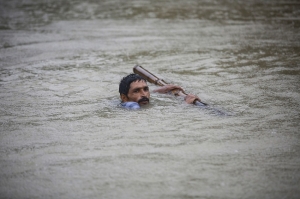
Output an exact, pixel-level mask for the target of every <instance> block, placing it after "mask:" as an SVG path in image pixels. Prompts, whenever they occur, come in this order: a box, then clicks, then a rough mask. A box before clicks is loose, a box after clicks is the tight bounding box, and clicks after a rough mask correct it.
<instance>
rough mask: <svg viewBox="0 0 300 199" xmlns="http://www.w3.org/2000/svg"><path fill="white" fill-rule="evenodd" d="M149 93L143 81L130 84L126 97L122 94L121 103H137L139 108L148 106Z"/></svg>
mask: <svg viewBox="0 0 300 199" xmlns="http://www.w3.org/2000/svg"><path fill="white" fill-rule="evenodd" d="M149 98H150V92H149V87H148V85H147V83H146V82H145V81H143V80H141V81H135V82H132V83H131V84H130V88H129V91H128V94H127V96H126V95H124V94H122V95H121V100H122V101H123V102H137V103H138V104H139V105H140V106H141V105H146V104H149Z"/></svg>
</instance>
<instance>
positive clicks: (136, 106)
mask: <svg viewBox="0 0 300 199" xmlns="http://www.w3.org/2000/svg"><path fill="white" fill-rule="evenodd" d="M121 106H122V107H124V108H128V109H139V108H140V105H139V104H138V103H137V102H122V103H121Z"/></svg>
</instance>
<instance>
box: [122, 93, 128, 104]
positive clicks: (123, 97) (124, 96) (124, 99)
mask: <svg viewBox="0 0 300 199" xmlns="http://www.w3.org/2000/svg"><path fill="white" fill-rule="evenodd" d="M120 98H121V101H122V102H127V101H128V97H127V96H126V95H125V94H121V95H120Z"/></svg>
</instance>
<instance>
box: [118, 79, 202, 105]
mask: <svg viewBox="0 0 300 199" xmlns="http://www.w3.org/2000/svg"><path fill="white" fill-rule="evenodd" d="M174 89H179V90H181V91H183V89H182V88H181V87H179V86H176V85H171V84H168V85H166V86H163V87H160V88H158V89H155V90H154V91H153V92H158V93H168V92H170V91H172V90H174ZM119 93H120V98H121V101H122V102H121V105H122V106H123V107H126V108H129V109H139V108H140V106H143V105H147V104H149V98H150V91H149V87H148V85H147V82H146V80H145V79H144V78H143V77H141V76H139V75H137V74H130V75H128V76H126V77H123V79H122V80H121V82H120V85H119ZM184 100H185V101H186V102H187V103H188V104H192V103H193V102H194V101H195V100H199V101H200V99H199V97H197V96H196V95H192V94H188V95H187V96H186V97H185V98H184Z"/></svg>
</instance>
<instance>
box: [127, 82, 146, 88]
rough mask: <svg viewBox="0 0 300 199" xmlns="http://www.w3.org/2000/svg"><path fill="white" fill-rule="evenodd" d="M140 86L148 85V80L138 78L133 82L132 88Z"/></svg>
mask: <svg viewBox="0 0 300 199" xmlns="http://www.w3.org/2000/svg"><path fill="white" fill-rule="evenodd" d="M140 86H143V87H144V86H147V82H146V81H145V80H136V81H134V82H131V84H130V88H132V87H140Z"/></svg>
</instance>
